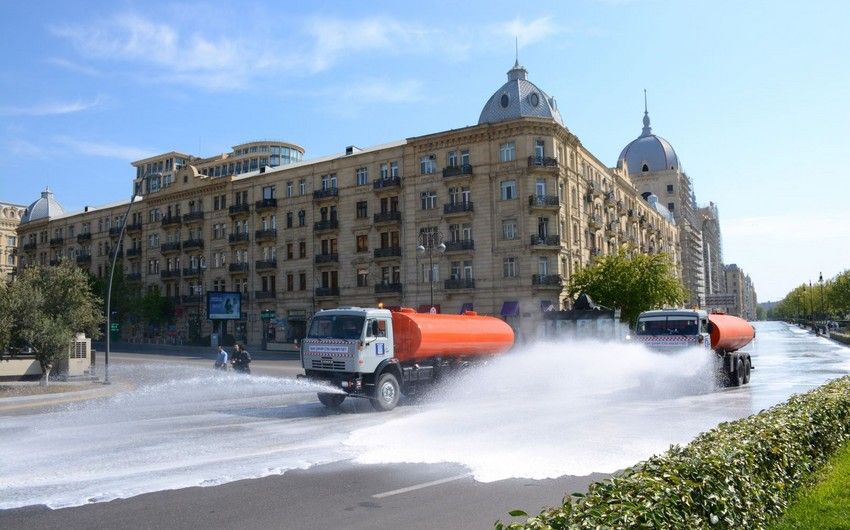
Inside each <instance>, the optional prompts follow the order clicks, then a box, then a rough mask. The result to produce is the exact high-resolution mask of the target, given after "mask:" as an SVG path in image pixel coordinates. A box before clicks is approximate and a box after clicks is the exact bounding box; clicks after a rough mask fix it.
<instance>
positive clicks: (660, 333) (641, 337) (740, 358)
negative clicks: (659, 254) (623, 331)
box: [635, 309, 756, 386]
mask: <svg viewBox="0 0 850 530" xmlns="http://www.w3.org/2000/svg"><path fill="white" fill-rule="evenodd" d="M755 335H756V332H755V329H754V328H753V326H752V325H750V323H749V322H747V321H746V320H744V319H742V318H738V317H734V316H731V315H726V314H719V313H706V312H705V311H702V310H686V309H662V310H655V311H644V312H643V313H641V314H640V315H639V316H638V321H637V327H636V330H635V339H636V340H637V341H639V342H643V343H644V344H646V345H647V346H649V347H650V348H652V349H654V350H660V351H671V350H678V349H682V348H687V347H694V346H696V347H701V348H705V349H707V350H712V351H713V352H714V354H715V356H716V357H715V359H716V369H717V373H718V375H719V380H720V382H721V383H722V384H724V385H726V386H741V385H745V384H747V383H749V382H750V371H751V370H752V369H753V364H752V359H751V358H750V354H749V353H748V352H745V351H740V350H741V348H743V347H744V346H746V345H747V344H749V343H750V342H751V341H752V340H753V338H755Z"/></svg>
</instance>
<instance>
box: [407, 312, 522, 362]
mask: <svg viewBox="0 0 850 530" xmlns="http://www.w3.org/2000/svg"><path fill="white" fill-rule="evenodd" d="M392 315H393V345H394V346H395V356H396V357H397V358H398V360H400V361H415V360H417V359H425V358H427V357H435V356H441V357H467V356H479V355H493V354H496V353H503V352H505V351H507V350H508V349H510V347H511V346H513V344H514V331H513V330H512V329H511V327H510V326H509V325H507V324H506V323H505V322H504V321H502V320H500V319H498V318H495V317H485V316H478V315H477V314H476V313H475V312H474V311H466V312H465V313H463V314H461V315H446V314H431V313H417V312H416V311H414V310H413V309H411V308H409V307H403V308H401V310H399V311H393V313H392Z"/></svg>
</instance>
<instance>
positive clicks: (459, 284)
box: [444, 278, 475, 289]
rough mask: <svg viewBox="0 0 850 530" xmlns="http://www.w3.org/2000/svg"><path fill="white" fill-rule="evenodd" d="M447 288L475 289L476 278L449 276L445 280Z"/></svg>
mask: <svg viewBox="0 0 850 530" xmlns="http://www.w3.org/2000/svg"><path fill="white" fill-rule="evenodd" d="M444 287H445V288H446V289H475V280H474V279H473V278H449V279H448V280H446V281H445V283H444Z"/></svg>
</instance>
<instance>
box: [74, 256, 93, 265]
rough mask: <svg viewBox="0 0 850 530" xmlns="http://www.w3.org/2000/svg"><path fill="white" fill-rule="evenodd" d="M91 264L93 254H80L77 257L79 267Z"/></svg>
mask: <svg viewBox="0 0 850 530" xmlns="http://www.w3.org/2000/svg"><path fill="white" fill-rule="evenodd" d="M88 263H91V254H80V255H79V256H77V265H83V264H88Z"/></svg>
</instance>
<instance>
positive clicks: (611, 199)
mask: <svg viewBox="0 0 850 530" xmlns="http://www.w3.org/2000/svg"><path fill="white" fill-rule="evenodd" d="M602 200H603V201H605V204H607V205H608V206H609V207H610V208H614V207H615V206H617V197H616V196H615V195H614V192H613V191H606V192H605V195H603V196H602Z"/></svg>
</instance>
